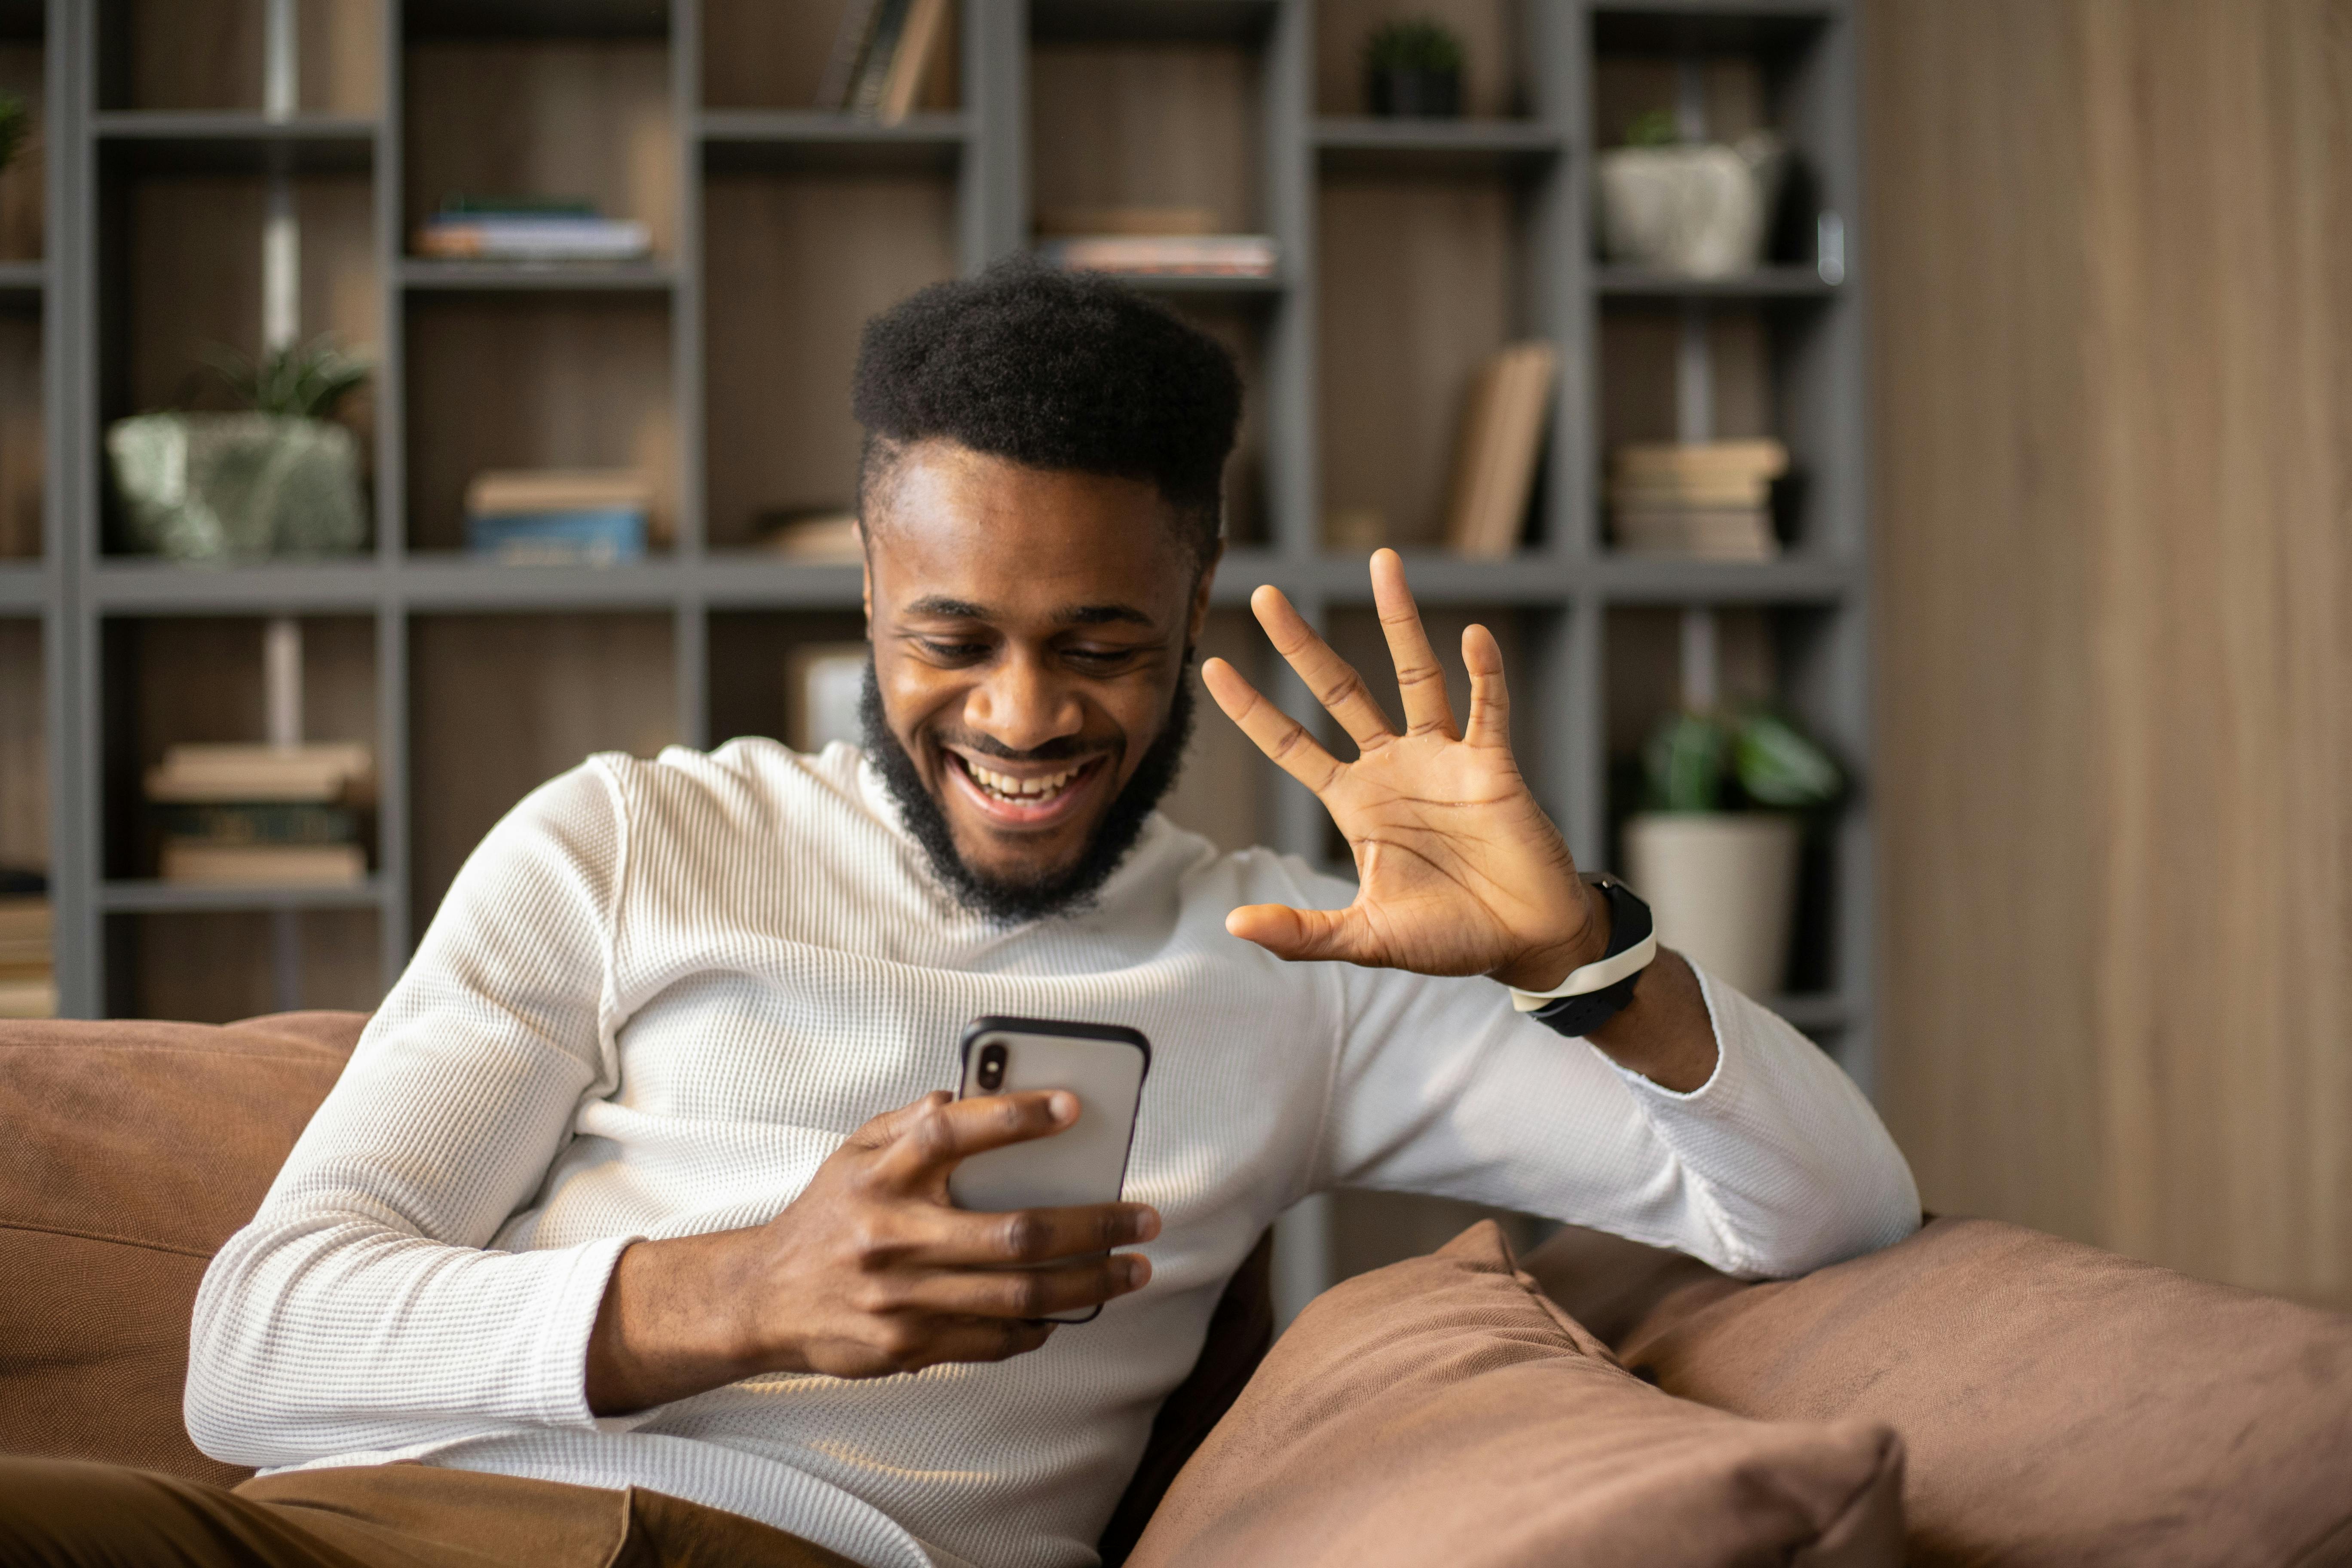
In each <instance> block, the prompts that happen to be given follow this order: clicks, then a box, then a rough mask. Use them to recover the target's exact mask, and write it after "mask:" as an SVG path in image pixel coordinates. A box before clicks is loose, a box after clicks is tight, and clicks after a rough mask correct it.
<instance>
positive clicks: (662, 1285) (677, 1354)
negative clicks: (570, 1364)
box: [587, 1231, 772, 1415]
mask: <svg viewBox="0 0 2352 1568" xmlns="http://www.w3.org/2000/svg"><path fill="white" fill-rule="evenodd" d="M740 1237H741V1233H740V1232H735V1231H722V1232H719V1233H718V1234H716V1235H713V1236H685V1237H674V1238H671V1239H669V1240H665V1241H640V1242H638V1243H636V1244H635V1245H634V1246H632V1247H630V1248H629V1249H628V1250H627V1251H625V1252H624V1253H622V1254H621V1257H620V1261H619V1262H617V1263H615V1264H614V1266H613V1274H612V1278H611V1279H609V1280H608V1281H607V1282H606V1283H605V1286H604V1306H603V1307H602V1308H600V1309H599V1310H597V1313H596V1326H595V1328H594V1329H593V1331H591V1332H590V1333H589V1336H588V1366H587V1393H588V1408H589V1409H590V1410H592V1411H593V1412H594V1413H595V1414H597V1415H625V1414H626V1413H628V1412H630V1411H633V1410H643V1409H646V1408H647V1407H648V1406H651V1405H667V1404H668V1403H670V1402H671V1401H672V1400H677V1399H686V1398H689V1397H691V1396H692V1395H694V1394H702V1393H706V1392H708V1391H709V1390H710V1389H714V1388H720V1387H724V1386H725V1385H726V1384H730V1383H734V1382H737V1381H739V1380H740V1379H742V1378H746V1377H751V1376H754V1375H756V1374H758V1373H761V1372H766V1371H770V1370H772V1369H771V1368H768V1367H764V1366H761V1365H759V1364H757V1363H755V1362H754V1361H752V1360H751V1358H750V1357H748V1356H747V1355H746V1354H745V1352H744V1351H743V1349H742V1347H741V1345H740V1343H738V1342H737V1341H738V1336H737V1335H736V1334H735V1333H734V1332H733V1331H731V1330H730V1327H729V1326H728V1323H727V1321H726V1319H725V1317H724V1316H722V1315H720V1314H719V1313H716V1312H714V1310H713V1309H714V1308H715V1307H719V1306H721V1305H723V1304H724V1303H727V1302H730V1301H739V1300H741V1296H740V1289H741V1281H740V1274H741V1272H742V1270H741V1268H740V1264H739V1261H738V1260H739V1259H740V1257H741V1254H742V1251H743V1247H742V1244H741V1239H740Z"/></svg>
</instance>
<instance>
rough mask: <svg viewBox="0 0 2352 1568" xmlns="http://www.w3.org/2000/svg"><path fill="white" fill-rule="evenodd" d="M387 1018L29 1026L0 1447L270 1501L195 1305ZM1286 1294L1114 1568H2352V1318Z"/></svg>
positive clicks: (1530, 1287) (4, 1323)
mask: <svg viewBox="0 0 2352 1568" xmlns="http://www.w3.org/2000/svg"><path fill="white" fill-rule="evenodd" d="M361 1024H362V1019H361V1018H360V1017H359V1016H356V1015H351V1014H327V1013H297V1014H284V1015H279V1016H274V1017H269V1018H260V1019H254V1020H249V1021H248V1022H247V1023H244V1024H240V1025H234V1026H227V1027H223V1028H215V1027H210V1026H197V1025H186V1024H166V1023H111V1024H17V1025H5V1026H0V1286H5V1288H4V1289H0V1452H17V1453H38V1454H48V1455H56V1456H64V1457H78V1458H98V1459H106V1460H112V1461H117V1462H122V1463H129V1464H135V1465H142V1466H146V1467H149V1468H155V1469H160V1470H165V1471H169V1472H172V1473H173V1474H177V1475H182V1476H187V1477H192V1478H196V1479H205V1480H212V1481H220V1482H232V1481H235V1480H236V1479H240V1478H241V1476H242V1474H243V1472H241V1471H238V1470H236V1469H235V1468H232V1467H230V1466H227V1465H224V1464H221V1463H219V1462H217V1461H215V1460H213V1459H210V1458H206V1457H205V1456H204V1455H202V1454H200V1453H198V1452H197V1451H196V1450H195V1449H194V1447H193V1446H192V1445H191V1444H190V1443H189V1442H188V1439H187V1437H186V1435H185V1433H184V1430H183V1429H182V1427H181V1424H180V1389H181V1381H182V1378H183V1376H184V1370H185V1357H186V1336H187V1324H188V1315H189V1308H190V1303H191V1301H192V1300H193V1298H194V1292H195V1288H196V1283H197V1281H198V1279H200V1278H201V1277H202V1275H203V1271H204V1268H205V1261H206V1259H207V1258H210V1256H211V1254H212V1253H213V1251H214V1250H215V1248H216V1247H219V1246H220V1244H221V1243H222V1242H223V1241H224V1240H225V1239H226V1237H228V1236H229V1235H230V1234H231V1233H232V1232H233V1231H235V1230H236V1227H237V1226H239V1225H241V1224H242V1223H243V1222H244V1220H245V1219H246V1217H247V1215H250V1214H251V1213H252V1211H253V1209H254V1207H255V1206H256V1205H257V1203H258V1201H259V1199H260V1196H261V1194H262V1192H263V1190H264V1189H265V1188H266V1187H267V1185H268V1181H269V1179H270V1177H271V1175H272V1174H273V1173H275V1171H276V1169H277V1166H278V1163H279V1162H280V1161H282V1160H283V1158H284V1156H285V1152H286V1151H287V1149H288V1148H289V1146H290V1144H291V1142H292V1141H293V1139H294V1138H295V1136H296V1135H297V1134H298V1133H299V1131H300V1130H301V1127H302V1125H303V1123H304V1122H305V1121H307V1120H308V1118H309V1116H310V1112H311V1110H313V1109H314V1108H315V1107H316V1105H317V1104H318V1102H319V1100H320V1098H321V1097H322V1096H323V1095H324V1094H325V1093H326V1091H327V1090H328V1089H330V1088H331V1086H332V1085H333V1083H334V1080H335V1079H336V1076H337V1075H338V1074H339V1072H340V1071H341V1067H342V1063H343V1060H344V1058H345V1056H346V1054H347V1053H348V1051H349V1050H350V1048H351V1047H352V1042H353V1041H354V1040H355V1039H356V1037H357V1035H358V1032H359V1028H360V1026H361ZM1265 1283H1266V1282H1265V1252H1264V1250H1263V1249H1261V1251H1260V1253H1259V1255H1258V1257H1257V1258H1255V1259H1254V1260H1253V1264H1252V1267H1251V1268H1247V1269H1245V1270H1244V1273H1243V1275H1242V1276H1241V1277H1240V1278H1239V1279H1236V1281H1235V1282H1234V1288H1233V1289H1230V1290H1229V1291H1228V1292H1227V1295H1226V1299H1225V1300H1224V1302H1223V1305H1222V1306H1221V1308H1220V1309H1219V1312H1218V1317H1217V1321H1216V1323H1215V1324H1214V1325H1213V1330H1212V1334H1211V1339H1210V1342H1209V1345H1208V1347H1207V1349H1206V1350H1205V1351H1204V1352H1203V1353H1202V1360H1201V1363H1200V1365H1199V1366H1198V1367H1197V1368H1196V1369H1195V1372H1194V1373H1193V1376H1192V1380H1191V1381H1190V1382H1188V1384H1186V1385H1185V1387H1184V1388H1183V1389H1181V1390H1180V1391H1179V1392H1178V1394H1177V1395H1176V1396H1174V1397H1172V1398H1171V1400H1170V1401H1169V1403H1168V1405H1167V1406H1166V1407H1165V1408H1164V1409H1163V1410H1162V1412H1161V1414H1160V1418H1159V1421H1158V1423H1157V1424H1156V1426H1155V1428H1154V1436H1153V1442H1152V1446H1151V1449H1150V1452H1149V1453H1148V1454H1147V1456H1146V1458H1145V1460H1144V1463H1143V1466H1142V1468H1141V1469H1140V1470H1139V1474H1138V1476H1137V1479H1136V1481H1135V1483H1134V1484H1133V1486H1132V1487H1131V1488H1130V1489H1129V1493H1128V1495H1127V1497H1126V1498H1125V1500H1123V1501H1122V1503H1121V1505H1120V1508H1119V1510H1118V1514H1117V1516H1116V1517H1115V1518H1114V1520H1113V1521H1112V1524H1111V1527H1110V1529H1109V1531H1108V1532H1107V1533H1106V1535H1105V1537H1104V1542H1103V1546H1104V1552H1105V1555H1106V1557H1107V1558H1108V1559H1109V1560H1111V1561H1114V1562H1116V1561H1120V1560H1122V1559H1126V1558H1127V1557H1128V1556H1129V1553H1130V1552H1133V1554H1134V1557H1133V1560H1134V1561H1135V1562H1136V1563H1138V1564H1139V1565H1140V1564H1150V1565H1152V1568H1162V1565H1167V1568H1174V1565H1178V1564H1186V1565H1189V1564H1192V1563H1202V1564H1206V1563H1221V1562H1224V1563H1231V1562H1269V1563H1271V1562H1282V1563H1323V1562H1328V1563H1333V1564H1335V1565H1336V1564H1338V1563H1349V1564H1358V1565H1365V1564H1370V1565H1384V1564H1387V1563H1449V1564H1462V1563H1476V1564H1482V1565H1483V1564H1486V1563H1496V1564H1498V1565H1499V1564H1505V1563H1508V1564H1514V1565H1516V1564H1521V1563H1525V1564H1528V1568H1534V1565H1535V1564H1538V1563H1544V1564H1559V1563H1582V1562H1592V1563H1608V1562H1633V1561H1640V1562H1648V1563H1666V1562H1674V1563H1684V1562H1687V1563H1717V1562H1721V1563H1733V1562H1743V1563H1744V1562H1750V1561H1754V1562H1791V1563H1811V1564H1818V1565H1833V1568H1842V1565H1843V1564H1848V1563H1856V1564H1858V1563H1891V1562H1895V1561H1898V1560H1901V1561H1909V1562H1913V1563H1951V1564H1961V1563H1968V1564H1977V1563H2019V1564H2027V1563H2031V1564H2042V1563H2047V1564H2052V1565H2053V1568H2054V1565H2057V1564H2080V1563H2119V1564H2120V1563H2162V1564H2207V1563H2211V1564H2222V1563H2249V1564H2252V1563H2265V1564H2267V1563H2277V1564H2298V1565H2300V1564H2319V1563H2352V1318H2347V1317H2345V1316H2342V1315H2339V1314H2335V1313H2328V1312H2323V1311H2317V1310H2312V1309H2309V1308H2305V1307H2300V1306H2296V1305H2294V1304H2292V1303H2289V1302H2285V1301H2280V1300H2273V1299H2271V1298H2266V1297H2263V1296H2258V1295H2254V1294H2252V1293H2250V1292H2246V1291H2242V1290H2235V1289H2228V1288H2225V1287H2221V1286H2215V1285H2209V1284H2205V1283H2202V1282H2200V1281H2196V1280H2191V1279H2184V1278H2182V1277H2180V1276H2179V1275H2175V1274H2171V1273H2168V1272H2167V1271H2165V1270H2162V1269H2158V1268H2151V1267H2148V1266H2147V1265H2142V1264H2137V1263H2133V1262H2130V1261H2128V1260H2126V1259H2123V1258H2116V1257H2114V1256H2112V1255H2109V1254H2105V1253H2102V1252H2099V1251H2097V1250H2095V1249H2094V1248H2089V1247H2080V1246H2077V1245H2074V1244H2072V1243H2067V1242H2063V1241H2059V1240H2057V1239H2055V1238H2053V1237H2045V1236H2040V1235H2037V1234H2035V1233H2033V1232H2030V1231H2024V1230H2021V1229H2019V1228H2017V1227H2015V1226H2004V1225H1997V1224H1993V1223H1991V1222H1987V1221H1977V1220H1953V1219H1943V1220H1937V1221H1936V1222H1935V1223H1933V1224H1931V1225H1930V1226H1928V1227H1927V1229H1926V1230H1925V1231H1924V1232H1922V1233H1921V1235H1919V1236H1918V1237H1915V1238H1913V1239H1912V1240H1910V1241H1907V1242H1906V1243H1904V1244H1902V1245H1901V1246H1898V1247H1893V1248H1890V1249H1889V1250H1888V1251H1886V1252H1885V1253H1881V1254H1878V1255H1876V1256H1875V1257H1873V1258H1860V1259H1856V1260H1854V1261H1853V1262H1850V1263H1846V1264H1842V1265H1839V1266H1837V1267H1835V1268H1827V1269H1823V1270H1822V1271H1820V1272H1819V1273H1817V1274H1814V1275H1811V1276H1809V1277H1807V1278H1805V1279H1797V1280H1788V1281H1779V1282H1773V1283H1769V1284H1761V1285H1751V1284H1742V1283H1740V1282H1738V1281H1735V1280H1732V1279H1727V1278H1725V1277H1723V1276H1721V1275H1718V1274H1716V1273H1715V1272H1714V1271H1712V1270H1711V1269H1708V1268H1706V1267H1705V1266H1704V1265H1702V1264H1699V1263H1696V1262H1694V1261H1693V1260H1691V1259H1689V1258H1681V1257H1679V1256H1677V1255H1675V1254H1672V1253H1665V1252H1660V1251H1657V1250H1655V1249H1654V1248H1649V1247H1640V1246H1637V1245H1635V1244H1633V1243H1630V1242H1625V1241H1622V1240H1619V1239H1617V1238H1614V1237H1604V1236H1600V1235H1597V1234H1594V1233H1591V1232H1584V1231H1577V1230H1567V1231H1563V1232H1561V1233H1560V1234H1559V1236H1558V1237H1554V1238H1553V1239H1552V1240H1551V1241H1550V1242H1549V1243H1547V1244H1546V1245H1545V1246H1544V1247H1541V1248H1539V1249H1538V1251H1536V1252H1535V1253H1534V1254H1532V1255H1531V1256H1530V1257H1528V1258H1527V1259H1525V1260H1524V1261H1523V1262H1521V1261H1519V1260H1515V1259H1513V1258H1511V1257H1510V1255H1509V1252H1508V1249H1507V1247H1504V1246H1503V1245H1502V1242H1501V1238H1500V1237H1499V1234H1498V1233H1495V1232H1493V1231H1492V1227H1483V1229H1482V1230H1479V1231H1474V1232H1472V1233H1468V1234H1466V1235H1465V1237H1462V1238H1461V1239H1459V1240H1457V1241H1456V1242H1455V1243H1454V1245H1453V1246H1451V1247H1447V1248H1446V1249H1444V1251H1443V1252H1441V1253H1440V1254H1437V1255H1435V1256H1434V1257H1433V1258H1423V1259H1414V1260H1412V1261H1411V1262H1409V1263H1407V1264H1401V1265H1398V1266H1396V1267H1395V1268H1391V1269H1385V1270H1381V1271H1380V1272H1379V1273H1377V1274H1374V1275H1370V1276H1366V1277H1364V1278H1362V1279H1358V1280H1354V1281H1350V1282H1349V1283H1348V1284H1346V1285H1343V1286H1341V1287H1339V1288H1338V1289H1334V1290H1333V1291H1331V1292H1330V1293H1328V1295H1327V1296H1325V1297H1324V1298H1323V1299H1321V1300H1318V1302H1317V1303H1315V1305H1314V1306H1313V1307H1311V1308H1310V1309H1309V1310H1308V1311H1307V1313H1306V1314H1305V1315H1304V1316H1303V1317H1302V1318H1301V1319H1300V1320H1299V1321H1298V1323H1297V1324H1296V1325H1295V1326H1294V1327H1293V1328H1292V1330H1291V1331H1289V1332H1288V1333H1286V1334H1285V1335H1284V1336H1283V1339H1282V1341H1281V1342H1280V1343H1279V1344H1278V1345H1277V1346H1276V1348H1275V1351H1274V1352H1273V1353H1272V1354H1271V1355H1270V1356H1266V1355H1265V1346H1266V1342H1267V1339H1268V1337H1269V1330H1270V1315H1269V1311H1268V1307H1267V1292H1266V1288H1265ZM1261 1356H1265V1361H1264V1364H1263V1365H1261V1364H1259V1363H1260V1357H1261ZM1644 1384H1648V1385H1650V1386H1646V1387H1645V1386H1643V1385H1644ZM1237 1400H1238V1403H1236V1401H1237ZM1229 1407H1230V1408H1229Z"/></svg>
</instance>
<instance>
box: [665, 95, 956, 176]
mask: <svg viewBox="0 0 2352 1568" xmlns="http://www.w3.org/2000/svg"><path fill="white" fill-rule="evenodd" d="M695 134H696V136H697V137H698V138H699V140H700V141H701V143H702V156H703V163H704V164H705V166H706V167H708V168H710V169H712V170H716V171H729V172H732V171H737V170H763V169H781V170H823V169H841V170H853V171H862V170H885V171H887V170H909V169H912V170H927V171H930V172H934V173H940V174H946V173H952V172H953V171H954V169H955V167H956V165H957V163H959V162H960V161H961V159H962V157H963V155H964V151H965V149H966V148H967V147H968V146H969V145H970V144H971V134H972V126H971V117H970V116H968V115H964V114H958V113H931V114H910V115H908V117H907V118H906V119H905V120H903V121H900V122H899V123H898V124H896V125H882V124H878V123H877V122H876V121H870V120H857V119H854V118H852V117H851V116H849V115H846V114H830V113H825V112H823V111H820V110H784V109H776V110H769V109H731V110H705V111H704V112H703V114H702V115H701V116H700V117H699V118H698V120H697V121H695Z"/></svg>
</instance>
